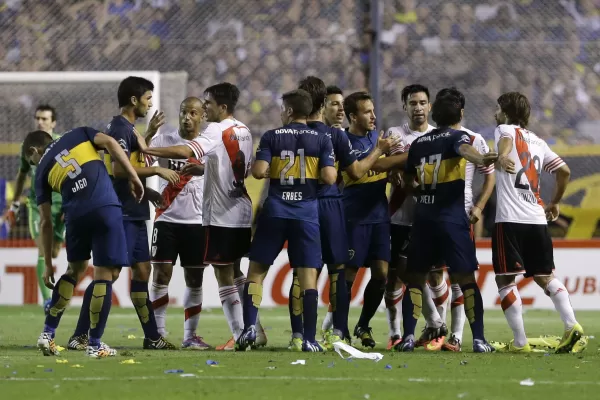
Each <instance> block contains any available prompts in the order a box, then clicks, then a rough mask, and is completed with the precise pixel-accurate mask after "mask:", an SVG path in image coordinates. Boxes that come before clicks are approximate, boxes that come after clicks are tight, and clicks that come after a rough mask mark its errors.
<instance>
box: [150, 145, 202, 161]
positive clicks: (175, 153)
mask: <svg viewBox="0 0 600 400" xmlns="http://www.w3.org/2000/svg"><path fill="white" fill-rule="evenodd" d="M144 153H146V154H150V155H151V156H154V157H159V158H172V159H182V158H189V157H194V152H193V151H192V149H191V148H189V147H188V146H184V145H179V146H171V147H149V148H147V149H145V150H144Z"/></svg>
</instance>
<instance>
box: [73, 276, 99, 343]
mask: <svg viewBox="0 0 600 400" xmlns="http://www.w3.org/2000/svg"><path fill="white" fill-rule="evenodd" d="M93 290H94V285H93V284H92V283H90V284H89V285H88V287H87V289H85V293H84V294H83V303H81V310H80V311H79V319H78V320H77V327H76V328H75V332H74V333H73V336H81V335H83V334H88V333H89V331H90V301H91V300H92V292H93Z"/></svg>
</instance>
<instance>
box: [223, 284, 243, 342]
mask: <svg viewBox="0 0 600 400" xmlns="http://www.w3.org/2000/svg"><path fill="white" fill-rule="evenodd" d="M219 298H220V299H221V304H222V305H223V312H224V313H225V318H227V323H228V324H229V329H231V333H232V334H233V339H234V340H237V339H238V337H239V336H240V334H241V333H242V330H243V328H244V315H243V309H242V302H241V301H240V295H239V293H238V291H237V288H236V287H235V286H222V287H220V288H219Z"/></svg>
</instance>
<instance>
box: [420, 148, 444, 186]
mask: <svg viewBox="0 0 600 400" xmlns="http://www.w3.org/2000/svg"><path fill="white" fill-rule="evenodd" d="M441 163H442V155H441V154H433V155H430V156H429V160H427V157H421V164H420V165H419V166H418V167H417V169H418V170H419V183H420V184H421V190H425V184H430V185H431V187H430V188H429V189H430V190H435V187H436V185H437V181H438V174H439V172H440V165H441ZM428 165H433V169H432V168H431V167H430V168H428V167H427V166H428Z"/></svg>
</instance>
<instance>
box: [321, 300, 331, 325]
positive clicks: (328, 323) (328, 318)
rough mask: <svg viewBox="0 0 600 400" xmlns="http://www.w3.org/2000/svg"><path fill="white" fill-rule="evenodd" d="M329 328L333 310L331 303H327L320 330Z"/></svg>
mask: <svg viewBox="0 0 600 400" xmlns="http://www.w3.org/2000/svg"><path fill="white" fill-rule="evenodd" d="M329 329H333V312H332V311H331V304H329V307H328V308H327V314H325V318H324V319H323V324H322V325H321V330H322V331H323V332H325V331H328V330H329Z"/></svg>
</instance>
